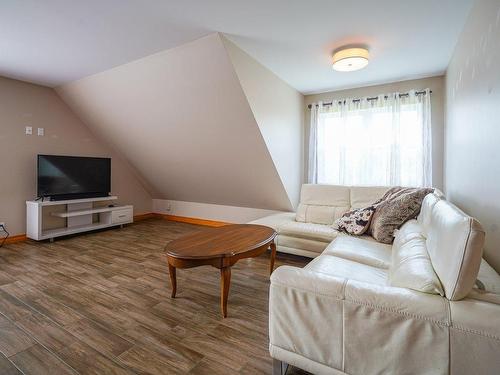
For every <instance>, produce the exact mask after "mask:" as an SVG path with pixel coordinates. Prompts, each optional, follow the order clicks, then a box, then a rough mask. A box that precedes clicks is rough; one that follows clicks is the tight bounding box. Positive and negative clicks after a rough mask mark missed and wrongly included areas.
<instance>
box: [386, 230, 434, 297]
mask: <svg viewBox="0 0 500 375" xmlns="http://www.w3.org/2000/svg"><path fill="white" fill-rule="evenodd" d="M415 223H416V221H414V222H412V223H406V224H405V225H407V224H409V225H407V227H408V226H409V227H416V228H415V229H417V228H418V227H419V226H418V224H417V225H414V224H415ZM405 225H403V226H405ZM389 283H390V285H392V286H397V287H401V288H409V289H413V290H417V291H419V292H423V293H430V294H439V295H444V292H443V288H442V286H441V282H440V281H439V279H438V277H437V276H436V273H435V272H434V269H433V268H432V262H431V259H430V258H429V254H428V253H427V248H426V242H425V237H424V236H423V234H421V232H418V231H415V232H409V230H408V229H407V228H403V230H400V231H398V232H397V233H396V238H395V239H394V245H393V249H392V263H391V268H390V272H389Z"/></svg>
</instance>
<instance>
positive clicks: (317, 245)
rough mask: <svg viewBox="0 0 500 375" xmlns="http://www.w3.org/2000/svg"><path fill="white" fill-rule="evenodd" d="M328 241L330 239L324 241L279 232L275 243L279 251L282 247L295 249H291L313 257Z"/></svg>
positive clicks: (321, 250)
mask: <svg viewBox="0 0 500 375" xmlns="http://www.w3.org/2000/svg"><path fill="white" fill-rule="evenodd" d="M329 243H330V241H326V242H324V241H318V240H310V239H307V238H300V237H294V236H287V235H286V234H280V235H278V236H277V237H276V245H277V246H278V250H279V251H283V250H282V248H283V247H285V248H288V249H295V250H294V251H293V254H297V255H304V256H308V257H310V258H314V257H316V256H318V255H319V254H321V253H322V252H323V251H324V250H325V248H326V247H327V246H328V244H329ZM311 253H312V254H311Z"/></svg>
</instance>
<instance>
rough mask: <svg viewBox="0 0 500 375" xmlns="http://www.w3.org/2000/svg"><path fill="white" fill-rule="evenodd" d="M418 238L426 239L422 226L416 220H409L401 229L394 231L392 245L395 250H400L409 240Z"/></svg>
mask: <svg viewBox="0 0 500 375" xmlns="http://www.w3.org/2000/svg"><path fill="white" fill-rule="evenodd" d="M416 237H418V238H420V237H425V236H424V233H423V230H422V226H421V225H420V224H419V222H418V221H417V220H415V219H412V220H408V221H407V222H406V223H404V224H403V225H402V226H401V228H399V229H397V230H395V231H394V242H393V244H392V247H393V249H394V248H399V247H401V246H403V245H404V244H405V243H406V242H408V241H409V240H412V239H413V238H416Z"/></svg>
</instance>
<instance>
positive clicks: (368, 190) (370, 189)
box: [350, 186, 389, 208]
mask: <svg viewBox="0 0 500 375" xmlns="http://www.w3.org/2000/svg"><path fill="white" fill-rule="evenodd" d="M387 190H389V188H388V187H386V186H385V187H378V186H352V187H351V188H350V191H351V199H350V206H351V208H363V207H367V206H369V205H371V204H372V203H374V202H376V201H377V200H379V199H380V198H382V197H383V196H384V194H385V193H386V192H387Z"/></svg>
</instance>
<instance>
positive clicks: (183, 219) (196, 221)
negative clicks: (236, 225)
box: [155, 214, 232, 227]
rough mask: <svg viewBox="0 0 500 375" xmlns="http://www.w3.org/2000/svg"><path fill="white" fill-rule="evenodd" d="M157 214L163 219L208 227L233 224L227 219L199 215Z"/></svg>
mask: <svg viewBox="0 0 500 375" xmlns="http://www.w3.org/2000/svg"><path fill="white" fill-rule="evenodd" d="M155 215H156V217H160V218H162V219H165V220H169V221H177V222H180V223H188V224H195V225H203V226H206V227H222V226H224V225H230V224H232V223H227V222H225V221H216V220H207V219H199V218H197V217H185V216H176V215H166V214H155Z"/></svg>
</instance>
